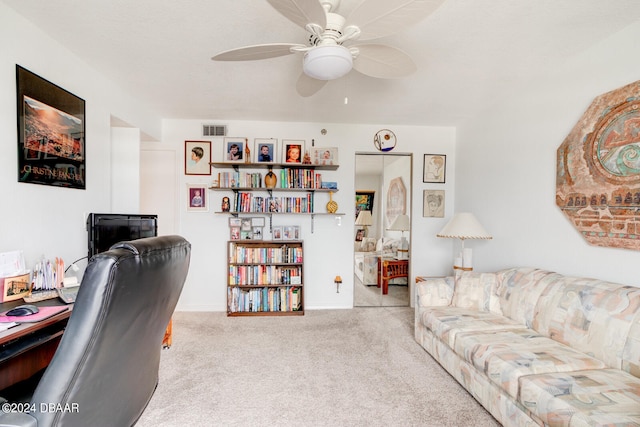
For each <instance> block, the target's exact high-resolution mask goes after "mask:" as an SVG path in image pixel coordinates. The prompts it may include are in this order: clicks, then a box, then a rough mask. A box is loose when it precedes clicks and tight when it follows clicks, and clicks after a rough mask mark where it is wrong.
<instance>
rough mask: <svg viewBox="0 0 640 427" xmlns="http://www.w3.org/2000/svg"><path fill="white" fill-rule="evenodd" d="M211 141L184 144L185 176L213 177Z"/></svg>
mask: <svg viewBox="0 0 640 427" xmlns="http://www.w3.org/2000/svg"><path fill="white" fill-rule="evenodd" d="M209 163H211V141H185V142H184V174H185V175H211V165H210V164H209Z"/></svg>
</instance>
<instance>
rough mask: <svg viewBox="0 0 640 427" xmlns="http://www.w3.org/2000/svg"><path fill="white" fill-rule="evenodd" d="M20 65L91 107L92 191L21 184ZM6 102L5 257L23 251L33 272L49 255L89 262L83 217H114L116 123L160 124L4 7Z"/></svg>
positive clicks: (0, 142) (0, 164)
mask: <svg viewBox="0 0 640 427" xmlns="http://www.w3.org/2000/svg"><path fill="white" fill-rule="evenodd" d="M16 64H19V65H21V66H23V67H24V68H26V69H28V70H30V71H32V72H34V73H36V74H38V75H39V76H41V77H43V78H45V79H47V80H49V81H51V82H53V83H55V84H57V85H59V86H61V87H62V88H64V89H66V90H68V91H69V92H71V93H73V94H74V95H76V96H78V97H80V98H82V99H84V100H85V102H86V158H87V161H86V166H87V174H86V179H87V188H86V190H77V189H66V188H59V187H50V186H45V185H35V184H25V183H18V182H17V176H18V171H17V135H16V127H17V126H16V123H17V118H16V69H15V68H16ZM0 94H2V96H0V197H1V198H2V209H1V210H0V252H4V251H11V250H22V251H24V254H25V258H26V262H27V266H28V267H33V265H34V264H35V262H36V261H37V260H38V259H39V258H40V257H41V256H43V255H44V256H46V257H47V258H53V257H55V256H61V257H62V258H63V259H64V260H65V261H66V262H67V263H70V262H72V261H74V260H76V259H78V258H80V257H83V256H86V254H87V232H86V230H85V224H84V219H85V218H84V215H85V214H86V213H88V212H107V213H108V212H111V211H112V204H111V176H112V170H111V168H112V163H111V148H112V147H111V117H112V116H117V117H119V118H120V119H122V120H124V121H126V122H127V123H130V124H132V125H135V126H138V127H140V128H141V129H143V130H144V131H145V133H146V134H149V135H155V136H159V135H160V129H161V126H160V125H161V122H160V120H159V118H158V117H157V116H156V115H155V114H153V111H152V110H151V109H150V108H148V106H145V105H143V104H141V103H140V102H137V101H136V100H134V99H132V98H131V96H129V95H128V94H127V93H125V92H123V91H122V90H121V89H119V88H118V87H117V86H115V85H114V84H113V83H112V82H110V81H108V80H106V79H105V78H104V76H102V75H101V74H100V72H99V71H97V70H95V69H92V68H91V67H89V66H88V65H87V64H85V63H84V62H82V61H81V60H79V59H78V58H77V57H76V56H74V55H73V54H72V53H71V52H70V51H69V50H68V49H66V48H65V47H63V46H61V45H59V44H58V43H57V42H55V41H54V40H52V39H51V38H49V37H48V36H46V35H45V34H43V33H42V32H41V31H40V30H39V29H38V28H36V27H34V26H33V25H32V24H31V23H30V22H28V21H26V20H24V18H22V17H21V16H20V15H18V14H16V13H15V12H14V11H13V10H12V9H10V8H8V7H7V6H6V5H4V4H3V3H0ZM129 191H131V192H137V191H138V189H137V187H136V188H132V187H130V188H129ZM116 197H117V195H116Z"/></svg>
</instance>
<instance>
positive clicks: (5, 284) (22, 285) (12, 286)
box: [0, 273, 31, 302]
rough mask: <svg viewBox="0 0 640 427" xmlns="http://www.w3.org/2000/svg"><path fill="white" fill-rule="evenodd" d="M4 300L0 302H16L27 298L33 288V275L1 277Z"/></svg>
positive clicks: (0, 283) (0, 282)
mask: <svg viewBox="0 0 640 427" xmlns="http://www.w3.org/2000/svg"><path fill="white" fill-rule="evenodd" d="M0 285H1V287H2V300H1V301H0V302H7V301H15V300H19V299H22V298H23V297H25V296H27V295H28V294H29V292H30V288H31V275H30V274H29V273H25V274H19V275H17V276H11V277H0Z"/></svg>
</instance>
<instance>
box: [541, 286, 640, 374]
mask: <svg viewBox="0 0 640 427" xmlns="http://www.w3.org/2000/svg"><path fill="white" fill-rule="evenodd" d="M536 311H537V315H536V317H535V322H534V325H533V327H534V329H536V330H537V331H538V332H540V333H542V334H544V335H547V336H549V337H551V338H553V339H554V340H556V341H559V342H561V343H564V344H567V345H569V346H571V347H573V348H576V349H577V350H580V351H582V352H584V353H587V354H590V355H593V356H594V357H597V358H598V359H600V360H602V361H604V362H605V363H606V364H607V365H608V366H609V367H612V368H618V369H627V370H628V371H629V372H633V371H635V372H636V373H637V372H638V371H637V366H639V365H638V364H639V359H640V346H639V345H638V343H636V344H635V345H634V343H633V342H632V340H633V335H634V333H632V328H633V329H634V330H637V329H638V328H640V324H639V322H640V288H635V287H630V286H624V285H620V284H615V283H609V282H604V281H601V280H597V279H586V278H577V277H564V278H563V279H562V280H559V281H556V282H555V283H554V285H553V286H549V287H547V289H546V291H545V292H544V294H543V295H541V296H540V299H539V301H538V304H537V308H536ZM638 333H639V332H635V336H636V339H637V338H638ZM623 365H624V366H625V367H624V368H623ZM634 365H635V366H634Z"/></svg>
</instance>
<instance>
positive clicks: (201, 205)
mask: <svg viewBox="0 0 640 427" xmlns="http://www.w3.org/2000/svg"><path fill="white" fill-rule="evenodd" d="M206 190H207V187H206V186H205V185H202V184H187V198H188V200H187V210H188V211H191V212H206V211H208V210H209V205H208V203H207V193H206Z"/></svg>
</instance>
